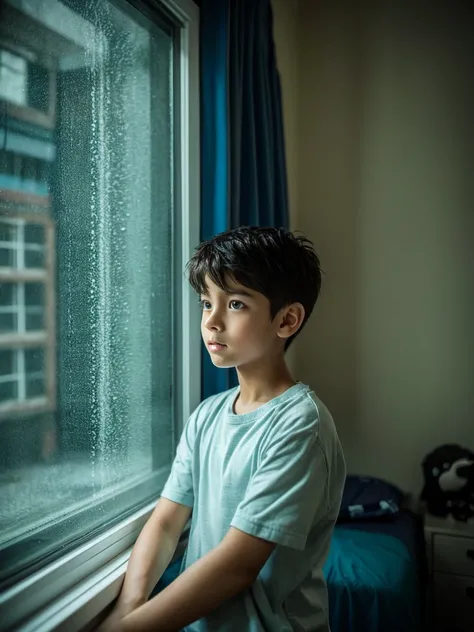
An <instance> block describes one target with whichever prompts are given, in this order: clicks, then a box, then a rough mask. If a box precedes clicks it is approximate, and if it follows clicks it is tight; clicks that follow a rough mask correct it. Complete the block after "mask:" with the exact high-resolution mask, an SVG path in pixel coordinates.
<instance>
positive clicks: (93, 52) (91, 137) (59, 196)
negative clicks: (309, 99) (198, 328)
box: [0, 0, 177, 589]
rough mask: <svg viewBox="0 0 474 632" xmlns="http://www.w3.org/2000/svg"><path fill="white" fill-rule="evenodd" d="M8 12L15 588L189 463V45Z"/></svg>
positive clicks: (5, 346) (121, 12)
mask: <svg viewBox="0 0 474 632" xmlns="http://www.w3.org/2000/svg"><path fill="white" fill-rule="evenodd" d="M35 7H36V4H35V3H31V2H22V3H19V2H16V1H14V0H8V1H6V2H4V3H2V11H3V14H2V19H1V27H0V114H1V116H0V422H1V433H0V507H1V512H0V550H1V551H2V564H1V565H0V589H1V588H2V587H4V586H8V585H11V584H12V583H14V582H16V581H18V580H19V579H21V578H22V577H26V576H28V575H29V574H30V573H31V572H33V571H35V570H36V569H38V568H40V567H42V566H43V565H45V564H47V563H49V562H51V561H52V560H53V559H55V557H57V556H59V555H61V556H62V555H64V554H65V553H67V551H68V550H72V549H73V548H74V547H76V546H77V544H78V543H79V542H82V541H83V539H84V537H86V536H87V537H91V536H93V535H94V534H96V533H99V532H100V531H101V530H103V529H105V528H110V526H111V525H112V524H113V523H114V521H119V520H120V521H121V520H124V519H125V518H126V517H127V516H129V515H131V514H132V513H133V512H135V511H136V510H137V509H138V508H140V507H141V506H143V505H144V504H145V503H147V502H150V501H151V500H153V499H156V498H157V496H158V494H159V491H160V489H161V486H162V485H163V483H164V481H165V480H166V477H167V475H168V473H169V469H170V466H171V462H172V456H173V452H174V443H173V441H174V439H173V437H174V410H175V401H176V393H175V391H174V385H173V381H172V376H173V371H174V360H173V356H174V350H173V343H172V322H173V313H174V304H175V291H174V289H173V288H174V285H173V275H172V269H173V265H172V257H173V252H174V244H173V240H172V226H173V213H174V207H173V199H174V198H173V183H174V180H175V177H174V171H173V155H174V146H175V141H174V138H175V133H174V127H173V116H174V110H175V106H174V103H175V98H174V81H176V80H177V79H176V77H177V73H176V67H175V54H174V48H175V43H174V42H175V34H174V33H175V31H174V28H173V26H172V25H171V24H169V25H168V23H167V22H166V16H160V19H159V20H158V19H157V20H154V19H153V15H152V14H149V15H147V16H144V15H142V14H140V13H139V12H138V10H137V9H134V8H132V7H130V6H128V7H127V3H122V2H120V3H114V2H110V1H108V0H94V1H92V0H90V1H88V2H87V1H86V2H82V0H81V1H79V0H77V1H76V0H65V1H64V2H61V1H59V0H43V1H42V2H41V10H36V9H35Z"/></svg>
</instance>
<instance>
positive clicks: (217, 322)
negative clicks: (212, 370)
mask: <svg viewBox="0 0 474 632" xmlns="http://www.w3.org/2000/svg"><path fill="white" fill-rule="evenodd" d="M206 285H207V288H208V292H207V294H203V295H201V306H202V320H201V333H202V337H203V340H204V343H205V345H206V347H207V349H208V351H209V354H210V356H211V360H212V362H213V363H214V364H215V366H218V367H221V368H228V367H236V368H238V367H239V366H244V365H250V364H253V363H255V362H258V361H260V360H262V359H264V358H265V357H270V356H271V355H274V354H275V352H276V351H277V352H278V351H279V350H283V344H284V340H282V339H281V338H279V337H278V335H277V331H278V330H279V320H278V318H274V320H273V321H271V320H270V301H269V300H268V299H267V298H266V296H264V295H263V294H260V293H259V292H256V291H255V290H249V289H248V288H246V287H244V286H242V285H239V284H237V283H236V282H232V281H230V282H229V286H230V288H231V290H232V293H231V294H226V293H225V292H224V291H223V290H221V289H220V288H219V287H218V286H217V285H216V284H215V283H213V282H212V281H211V279H210V278H209V277H206Z"/></svg>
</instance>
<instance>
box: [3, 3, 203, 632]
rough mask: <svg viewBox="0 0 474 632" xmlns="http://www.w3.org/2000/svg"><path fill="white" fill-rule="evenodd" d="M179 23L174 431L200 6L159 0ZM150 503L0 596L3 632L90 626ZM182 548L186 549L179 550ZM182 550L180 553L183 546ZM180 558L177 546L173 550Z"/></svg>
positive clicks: (190, 340) (188, 328) (194, 383)
mask: <svg viewBox="0 0 474 632" xmlns="http://www.w3.org/2000/svg"><path fill="white" fill-rule="evenodd" d="M160 1H161V4H162V5H163V6H164V7H165V8H166V10H167V11H168V12H171V14H172V16H173V17H174V18H175V19H176V21H177V22H178V23H179V24H180V25H181V28H180V30H179V38H178V39H179V44H178V45H179V66H180V73H179V76H180V86H179V91H180V95H179V114H178V122H179V123H178V124H179V127H180V129H179V138H180V161H179V162H180V165H179V170H180V174H179V186H178V187H177V191H176V199H175V202H176V204H177V207H178V208H179V209H180V216H181V225H180V229H181V230H180V233H181V239H180V240H179V238H178V241H180V242H181V246H180V252H178V253H176V254H177V257H178V261H179V262H181V265H180V266H179V265H178V269H179V267H181V275H177V279H176V283H177V284H178V285H179V286H181V290H180V296H179V301H180V303H181V304H180V310H179V311H180V319H179V321H178V322H177V325H176V329H177V331H176V335H177V336H178V338H179V340H180V345H179V349H180V352H179V355H180V367H181V370H180V375H179V382H180V389H181V393H182V400H181V401H180V402H179V409H180V415H179V417H180V418H179V419H178V428H177V432H178V433H179V434H180V433H181V430H182V426H183V423H184V420H186V419H187V418H188V416H189V415H190V414H191V412H192V411H193V410H194V408H195V407H196V406H197V404H198V403H199V401H200V388H201V370H200V357H201V340H200V333H199V326H198V323H199V318H200V315H199V307H198V302H197V301H196V299H195V296H194V294H193V291H192V289H191V288H190V286H189V284H188V283H186V282H184V277H183V272H184V266H185V264H186V262H187V261H188V260H189V258H190V257H191V256H192V254H193V251H194V247H195V245H196V244H197V243H198V241H199V233H200V202H199V200H200V157H199V153H200V138H199V8H198V6H197V5H196V4H195V3H194V2H193V0H160ZM157 501H158V497H157V499H156V501H154V502H152V503H150V504H149V505H147V506H146V507H144V508H143V509H141V510H140V511H138V512H136V513H135V514H134V515H133V516H131V517H130V518H129V519H127V520H125V521H123V522H121V523H119V524H117V525H116V526H115V527H113V528H112V529H111V530H110V531H108V532H107V533H104V534H102V535H100V536H98V537H96V538H94V539H93V540H91V541H90V542H88V543H87V544H85V545H83V546H81V547H80V548H78V549H77V550H75V551H72V552H71V553H69V554H68V555H66V556H64V557H63V558H61V559H59V560H56V561H55V562H53V563H52V564H50V565H48V566H47V567H45V568H43V569H41V570H40V571H38V572H37V573H35V574H33V575H31V576H30V577H28V578H27V579H25V580H23V581H21V582H20V583H19V584H17V585H15V586H13V587H11V588H10V589H8V590H7V591H5V592H4V593H3V594H2V595H0V621H1V622H2V629H18V626H21V630H22V631H23V632H32V631H33V630H34V631H35V632H52V631H59V630H67V632H76V631H77V632H79V631H83V630H84V629H93V627H91V626H94V625H95V623H94V621H95V620H96V619H97V618H98V617H100V616H101V613H102V612H103V611H104V609H106V608H107V606H109V605H110V604H111V603H112V601H114V600H115V599H116V598H117V596H118V594H119V591H120V587H121V585H122V581H123V577H124V576H125V571H126V567H127V564H128V559H129V556H130V554H131V551H132V548H133V545H134V543H135V541H136V539H137V537H138V535H139V533H140V531H141V530H142V528H143V526H144V525H145V523H146V521H147V520H148V518H149V517H150V515H151V513H152V511H153V509H154V508H155V506H156V502H157ZM182 546H183V545H182ZM181 550H182V549H181ZM177 553H178V554H179V548H178V552H177Z"/></svg>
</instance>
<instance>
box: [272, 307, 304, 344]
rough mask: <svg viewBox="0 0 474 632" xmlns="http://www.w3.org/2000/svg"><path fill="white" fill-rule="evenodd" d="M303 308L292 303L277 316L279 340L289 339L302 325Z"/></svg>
mask: <svg viewBox="0 0 474 632" xmlns="http://www.w3.org/2000/svg"><path fill="white" fill-rule="evenodd" d="M304 315H305V311H304V307H303V305H301V303H292V304H291V305H288V307H285V308H284V309H283V310H282V311H281V313H280V315H279V321H280V324H279V328H278V331H277V336H278V337H279V338H285V339H286V338H291V336H293V335H294V334H296V332H297V331H298V329H299V328H300V327H301V325H302V324H303V320H304Z"/></svg>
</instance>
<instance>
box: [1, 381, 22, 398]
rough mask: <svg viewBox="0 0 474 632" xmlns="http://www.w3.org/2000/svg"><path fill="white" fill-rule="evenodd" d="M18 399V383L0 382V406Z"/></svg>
mask: <svg viewBox="0 0 474 632" xmlns="http://www.w3.org/2000/svg"><path fill="white" fill-rule="evenodd" d="M15 399H18V383H17V382H16V381H14V382H0V404H4V403H5V402H8V401H10V400H15Z"/></svg>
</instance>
